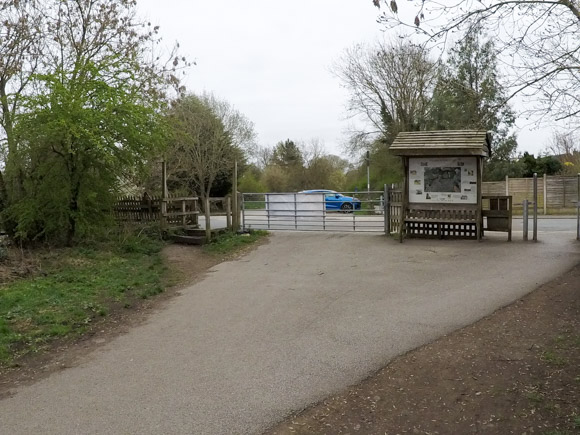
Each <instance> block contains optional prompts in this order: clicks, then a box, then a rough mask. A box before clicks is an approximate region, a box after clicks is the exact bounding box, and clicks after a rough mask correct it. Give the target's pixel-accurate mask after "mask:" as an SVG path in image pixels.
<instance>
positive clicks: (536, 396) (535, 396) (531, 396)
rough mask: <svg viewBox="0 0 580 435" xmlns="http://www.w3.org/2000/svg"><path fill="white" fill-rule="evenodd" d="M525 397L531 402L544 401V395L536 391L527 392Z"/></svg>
mask: <svg viewBox="0 0 580 435" xmlns="http://www.w3.org/2000/svg"><path fill="white" fill-rule="evenodd" d="M526 397H527V399H528V400H529V401H530V402H532V403H542V402H543V401H544V396H542V395H541V394H540V393H538V392H537V391H531V392H529V393H527V394H526Z"/></svg>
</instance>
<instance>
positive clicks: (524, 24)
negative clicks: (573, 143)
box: [373, 0, 580, 129]
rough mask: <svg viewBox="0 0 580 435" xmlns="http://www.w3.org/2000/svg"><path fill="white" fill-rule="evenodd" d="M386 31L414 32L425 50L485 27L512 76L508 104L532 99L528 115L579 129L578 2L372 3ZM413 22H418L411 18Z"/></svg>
mask: <svg viewBox="0 0 580 435" xmlns="http://www.w3.org/2000/svg"><path fill="white" fill-rule="evenodd" d="M373 4H374V5H375V6H377V7H381V5H384V7H383V8H382V14H381V15H380V18H379V21H380V22H381V23H383V25H384V26H386V27H387V28H397V29H399V30H400V29H401V28H411V29H413V31H414V32H415V33H417V34H420V35H423V36H424V37H425V39H424V40H425V46H426V47H430V48H433V47H434V46H436V45H437V44H443V45H445V43H446V41H447V40H448V38H449V36H450V35H451V34H452V33H455V32H464V33H468V32H470V31H471V30H472V29H474V28H477V27H481V28H482V29H483V30H484V31H486V32H488V34H489V35H493V38H494V40H495V45H496V48H497V49H498V51H499V52H500V53H501V57H500V60H502V61H503V66H504V68H505V69H506V70H508V71H509V77H508V88H509V93H508V94H507V97H506V101H508V100H510V99H511V98H513V97H514V96H516V95H522V96H525V97H529V100H528V101H530V105H529V107H528V109H527V110H526V114H527V115H528V116H534V117H537V119H539V120H540V121H541V120H542V119H544V118H547V119H551V120H558V121H564V122H567V123H568V125H569V126H570V127H571V128H576V129H577V128H580V122H579V115H580V3H578V0H547V1H544V0H542V1H539V0H538V1H528V0H514V1H511V0H506V1H495V0H463V1H458V2H453V3H451V2H435V1H433V0H410V1H409V2H405V4H404V5H400V6H398V5H397V3H396V0H392V1H386V0H373ZM413 17H414V18H413Z"/></svg>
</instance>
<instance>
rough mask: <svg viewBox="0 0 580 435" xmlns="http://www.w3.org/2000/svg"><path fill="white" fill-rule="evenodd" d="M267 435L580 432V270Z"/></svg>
mask: <svg viewBox="0 0 580 435" xmlns="http://www.w3.org/2000/svg"><path fill="white" fill-rule="evenodd" d="M266 433H267V434H278V435H281V434H346V433H351V434H352V433H361V434H404V433H411V434H469V433H492V434H512V433H513V434H533V433H540V434H553V435H557V434H558V435H565V434H577V433H580V266H577V267H576V268H574V269H573V270H571V271H570V272H568V273H566V274H564V275H563V276H561V277H560V278H558V279H556V280H554V281H552V282H550V283H548V284H546V285H544V286H542V287H540V288H539V289H538V290H536V291H535V292H533V293H531V294H530V295H528V296H526V297H524V298H523V299H521V300H519V301H517V302H515V303H514V304H512V305H510V306H508V307H506V308H504V309H501V310H498V311H497V312H495V313H494V314H493V315H491V316H489V317H487V318H485V319H483V320H481V321H479V322H477V323H475V324H473V325H471V326H468V327H466V328H463V329H461V330H459V331H457V332H454V333H452V334H449V335H448V336H445V337H443V338H441V339H439V340H437V341H435V342H433V343H431V344H429V345H427V346H424V347H422V348H419V349H417V350H415V351H411V352H409V353H407V354H405V355H403V356H400V357H398V358H396V359H395V360H393V361H392V362H391V363H390V364H389V365H388V366H386V367H385V368H383V369H382V370H380V371H379V372H377V373H376V374H374V375H372V376H371V377H369V378H368V379H367V380H365V381H364V382H362V383H361V384H359V385H355V386H353V387H351V388H349V389H347V390H345V391H343V392H342V393H340V394H338V395H335V396H332V397H330V398H328V399H326V400H324V401H323V402H321V403H319V404H317V405H315V406H313V407H311V408H309V409H307V410H306V411H304V412H302V413H300V414H298V415H293V416H292V417H290V418H288V419H287V420H286V421H284V422H282V423H281V424H279V425H278V426H276V427H274V428H272V429H271V430H269V431H267V432H266Z"/></svg>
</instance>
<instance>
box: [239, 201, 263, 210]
mask: <svg viewBox="0 0 580 435" xmlns="http://www.w3.org/2000/svg"><path fill="white" fill-rule="evenodd" d="M244 209H245V210H265V209H266V201H258V200H256V201H247V200H246V201H244Z"/></svg>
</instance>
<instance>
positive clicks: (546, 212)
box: [544, 174, 548, 215]
mask: <svg viewBox="0 0 580 435" xmlns="http://www.w3.org/2000/svg"><path fill="white" fill-rule="evenodd" d="M547 214H548V176H547V175H546V174H544V215H547Z"/></svg>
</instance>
